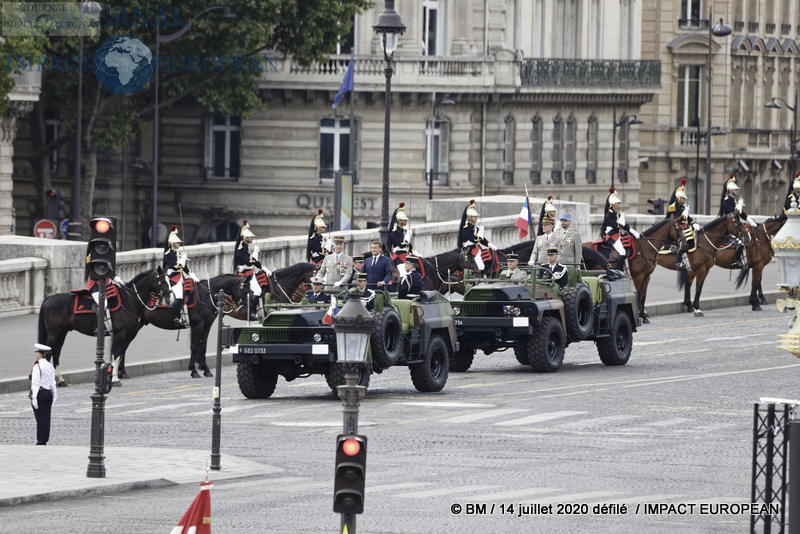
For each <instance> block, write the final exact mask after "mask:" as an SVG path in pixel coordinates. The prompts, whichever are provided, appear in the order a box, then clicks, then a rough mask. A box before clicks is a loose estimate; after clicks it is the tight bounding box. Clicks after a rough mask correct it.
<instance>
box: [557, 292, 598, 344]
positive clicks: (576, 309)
mask: <svg viewBox="0 0 800 534" xmlns="http://www.w3.org/2000/svg"><path fill="white" fill-rule="evenodd" d="M561 298H562V300H563V301H564V316H565V319H566V323H567V336H568V337H569V340H570V341H583V340H585V339H588V338H589V337H590V336H591V335H592V333H593V330H594V303H593V302H592V294H591V292H590V291H589V288H588V287H586V286H585V285H584V284H578V285H576V286H575V287H565V288H564V289H563V290H562V291H561Z"/></svg>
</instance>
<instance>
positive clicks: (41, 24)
mask: <svg viewBox="0 0 800 534" xmlns="http://www.w3.org/2000/svg"><path fill="white" fill-rule="evenodd" d="M56 26H57V25H56V21H55V20H53V17H51V16H50V15H48V14H46V13H45V14H44V15H39V16H38V17H36V20H35V21H34V22H33V27H34V28H35V29H36V31H37V32H39V33H40V34H42V35H44V36H47V35H50V34H51V33H53V32H54V31H55V30H56Z"/></svg>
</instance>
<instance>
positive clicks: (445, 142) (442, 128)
mask: <svg viewBox="0 0 800 534" xmlns="http://www.w3.org/2000/svg"><path fill="white" fill-rule="evenodd" d="M449 161H450V121H448V120H442V121H439V183H440V184H446V183H448V181H447V175H448V173H449V172H450V165H449Z"/></svg>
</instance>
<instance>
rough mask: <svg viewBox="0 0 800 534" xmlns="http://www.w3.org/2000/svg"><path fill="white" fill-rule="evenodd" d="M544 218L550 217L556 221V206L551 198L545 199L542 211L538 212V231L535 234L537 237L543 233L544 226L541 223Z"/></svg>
mask: <svg viewBox="0 0 800 534" xmlns="http://www.w3.org/2000/svg"><path fill="white" fill-rule="evenodd" d="M545 217H550V218H551V219H553V220H554V221H555V220H556V206H555V204H553V196H552V195H550V196H548V197H547V200H546V201H545V203H544V204H542V209H541V210H540V211H539V230H538V231H537V232H536V235H537V237H538V236H540V235H542V234H543V233H544V224H543V223H542V221H543V220H544V218H545Z"/></svg>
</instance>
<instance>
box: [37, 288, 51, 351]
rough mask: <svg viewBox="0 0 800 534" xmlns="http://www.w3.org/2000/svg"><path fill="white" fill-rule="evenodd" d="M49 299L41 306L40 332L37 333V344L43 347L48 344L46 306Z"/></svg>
mask: <svg viewBox="0 0 800 534" xmlns="http://www.w3.org/2000/svg"><path fill="white" fill-rule="evenodd" d="M48 298H49V297H45V299H44V300H43V301H42V305H41V306H39V330H38V332H37V342H38V343H41V344H42V345H45V344H47V326H46V325H45V324H44V304H45V302H47V299H48Z"/></svg>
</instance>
